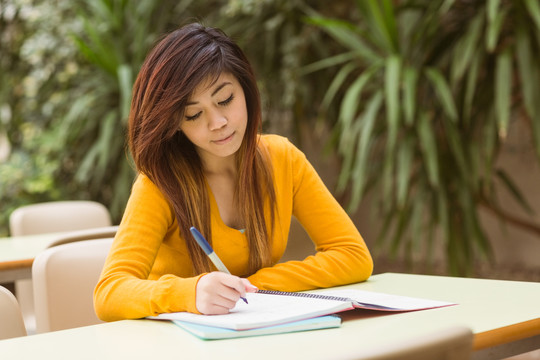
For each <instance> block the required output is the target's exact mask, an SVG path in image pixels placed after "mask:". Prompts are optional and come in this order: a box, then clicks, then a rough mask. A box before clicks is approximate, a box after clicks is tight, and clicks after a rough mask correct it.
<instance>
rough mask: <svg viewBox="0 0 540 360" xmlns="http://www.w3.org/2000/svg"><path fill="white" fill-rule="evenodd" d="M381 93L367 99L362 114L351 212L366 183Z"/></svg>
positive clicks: (356, 204)
mask: <svg viewBox="0 0 540 360" xmlns="http://www.w3.org/2000/svg"><path fill="white" fill-rule="evenodd" d="M382 99H383V94H382V91H378V92H376V93H375V94H374V95H373V97H372V98H371V99H370V100H369V102H368V104H367V107H366V111H365V112H364V114H363V121H362V122H363V124H364V126H363V128H362V132H361V134H360V139H359V143H358V151H357V155H356V159H357V160H356V164H355V166H354V170H353V174H352V178H353V179H354V182H353V184H352V185H353V187H352V195H351V201H350V209H351V212H354V211H356V209H357V208H358V206H359V205H360V202H361V201H362V196H363V190H364V187H365V183H366V180H365V179H366V178H367V175H368V169H367V164H368V155H369V145H370V143H371V142H372V140H373V137H372V134H373V129H374V127H375V121H376V119H377V114H378V113H379V110H380V108H381V105H382Z"/></svg>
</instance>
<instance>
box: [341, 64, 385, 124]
mask: <svg viewBox="0 0 540 360" xmlns="http://www.w3.org/2000/svg"><path fill="white" fill-rule="evenodd" d="M375 70H376V68H375V67H372V68H371V69H368V70H367V71H364V72H363V73H362V74H361V75H360V76H359V77H358V78H356V80H355V81H354V82H353V83H352V84H351V86H350V87H349V88H348V89H347V91H346V92H345V96H344V97H343V101H342V102H341V107H340V112H339V114H340V116H339V121H340V122H341V124H342V126H343V128H344V129H345V130H347V129H348V128H349V127H350V126H351V123H352V120H353V119H354V118H355V117H356V113H357V111H358V108H359V106H360V104H361V101H360V96H361V94H362V90H363V89H364V86H365V85H366V84H367V83H368V81H369V79H370V78H371V77H372V76H373V74H374V72H375Z"/></svg>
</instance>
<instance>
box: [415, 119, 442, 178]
mask: <svg viewBox="0 0 540 360" xmlns="http://www.w3.org/2000/svg"><path fill="white" fill-rule="evenodd" d="M418 120H419V121H418V125H417V131H418V137H419V138H420V149H421V150H422V155H423V157H424V159H425V166H426V172H427V176H428V180H429V183H430V184H431V186H433V187H434V188H438V187H439V160H438V151H437V142H436V140H435V134H434V132H433V129H432V127H431V124H430V120H431V119H430V118H429V116H428V115H427V114H426V113H425V112H423V113H421V114H420V117H419V119H418Z"/></svg>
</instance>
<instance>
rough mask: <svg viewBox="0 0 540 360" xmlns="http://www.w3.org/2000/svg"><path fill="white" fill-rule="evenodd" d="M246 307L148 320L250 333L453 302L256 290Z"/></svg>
mask: <svg viewBox="0 0 540 360" xmlns="http://www.w3.org/2000/svg"><path fill="white" fill-rule="evenodd" d="M246 297H247V300H248V304H246V303H244V302H243V301H238V302H237V304H236V306H235V307H234V308H233V309H231V311H230V313H228V314H225V315H199V314H193V313H188V312H177V313H164V314H159V315H157V316H152V317H149V318H151V319H163V320H180V321H185V322H189V323H193V324H200V325H206V326H214V327H220V328H225V329H232V330H249V329H256V328H262V327H267V326H274V325H281V324H287V323H291V322H294V321H299V320H304V319H310V318H314V317H317V316H322V315H330V314H335V313H338V312H341V311H346V310H351V309H354V308H361V309H369V310H377V311H386V312H399V311H415V310H424V309H432V308H437V307H443V306H450V305H455V304H454V303H450V302H444V301H435V300H427V299H420V298H412V297H406V296H397V295H390V294H383V293H378V292H372V291H363V290H343V289H342V290H325V291H322V292H317V293H296V292H294V293H293V292H279V291H264V290H259V291H258V292H256V293H248V294H246Z"/></svg>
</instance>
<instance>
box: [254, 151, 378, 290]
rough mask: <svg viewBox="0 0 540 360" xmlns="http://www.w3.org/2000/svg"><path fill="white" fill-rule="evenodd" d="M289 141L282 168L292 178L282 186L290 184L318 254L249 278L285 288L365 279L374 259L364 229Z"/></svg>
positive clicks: (261, 284) (296, 208)
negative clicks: (365, 239)
mask: <svg viewBox="0 0 540 360" xmlns="http://www.w3.org/2000/svg"><path fill="white" fill-rule="evenodd" d="M287 144H288V151H287V158H288V161H287V162H286V165H285V166H282V167H281V168H280V169H279V170H278V171H288V172H290V174H291V176H290V179H291V181H290V182H289V181H284V182H283V183H282V184H281V185H283V186H292V191H291V192H290V194H291V197H292V212H293V215H294V216H295V217H296V218H297V219H298V220H299V222H300V223H301V224H302V226H303V227H304V229H305V230H306V232H307V233H308V235H309V236H310V238H311V240H312V241H313V243H314V244H315V247H316V250H317V252H316V254H315V255H313V256H309V257H307V258H306V259H304V260H303V261H288V262H285V263H281V264H276V265H274V266H273V267H270V268H264V269H261V270H259V271H258V272H257V273H255V274H254V275H252V276H251V277H250V278H249V280H250V281H251V282H252V283H253V284H254V285H257V286H259V287H260V288H263V289H275V290H282V291H301V290H309V289H313V288H325V287H331V286H339V285H344V284H349V283H355V282H360V281H364V280H366V279H367V278H369V276H370V275H371V273H372V271H373V261H372V258H371V255H370V253H369V250H368V248H367V246H366V244H365V242H364V240H363V239H362V237H361V235H360V233H359V232H358V230H357V229H356V227H355V225H354V223H353V222H352V220H351V219H350V218H349V216H348V215H347V213H346V212H345V211H344V210H343V208H342V207H341V206H340V204H339V203H338V202H337V201H336V200H335V198H334V197H333V196H332V194H331V193H330V192H329V190H328V189H327V188H326V186H325V185H324V183H323V181H322V180H321V179H320V177H319V176H318V174H317V172H316V171H315V169H314V168H313V166H312V165H311V164H310V163H309V162H308V160H307V159H306V157H305V155H304V154H303V153H302V152H301V151H300V150H298V149H297V148H296V147H294V146H293V145H292V144H290V143H289V142H287ZM277 178H279V177H277ZM284 178H286V179H287V178H289V177H287V176H285V177H284ZM291 182H292V184H291ZM281 193H282V194H287V193H288V192H287V191H281ZM278 201H279V200H278Z"/></svg>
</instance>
